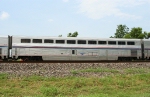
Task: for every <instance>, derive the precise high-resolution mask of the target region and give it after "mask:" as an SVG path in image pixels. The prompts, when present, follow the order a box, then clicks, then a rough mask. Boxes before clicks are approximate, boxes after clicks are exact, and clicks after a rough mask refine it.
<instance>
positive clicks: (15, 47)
mask: <svg viewBox="0 0 150 97" xmlns="http://www.w3.org/2000/svg"><path fill="white" fill-rule="evenodd" d="M13 48H52V49H53V48H55V49H126V50H131V49H132V50H141V48H106V47H104V48H101V47H97V48H96V47H95V48H87V47H43V46H42V47H39V46H32V47H24V46H13Z"/></svg>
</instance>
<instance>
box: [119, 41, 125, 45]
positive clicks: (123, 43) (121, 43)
mask: <svg viewBox="0 0 150 97" xmlns="http://www.w3.org/2000/svg"><path fill="white" fill-rule="evenodd" d="M118 45H126V42H125V41H118Z"/></svg>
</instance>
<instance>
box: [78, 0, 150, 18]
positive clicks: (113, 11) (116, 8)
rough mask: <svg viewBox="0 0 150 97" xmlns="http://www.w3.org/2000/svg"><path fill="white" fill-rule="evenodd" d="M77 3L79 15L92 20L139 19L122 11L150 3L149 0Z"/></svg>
mask: <svg viewBox="0 0 150 97" xmlns="http://www.w3.org/2000/svg"><path fill="white" fill-rule="evenodd" d="M78 2H79V13H82V14H84V15H86V16H88V17H89V18H92V19H101V18H104V17H106V16H117V17H120V18H128V19H140V18H141V16H137V15H134V14H129V13H127V12H123V11H122V10H130V9H131V8H133V7H136V6H140V5H143V4H146V3H150V0H78Z"/></svg>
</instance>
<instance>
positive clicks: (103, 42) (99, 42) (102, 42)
mask: <svg viewBox="0 0 150 97" xmlns="http://www.w3.org/2000/svg"><path fill="white" fill-rule="evenodd" d="M98 44H106V41H98Z"/></svg>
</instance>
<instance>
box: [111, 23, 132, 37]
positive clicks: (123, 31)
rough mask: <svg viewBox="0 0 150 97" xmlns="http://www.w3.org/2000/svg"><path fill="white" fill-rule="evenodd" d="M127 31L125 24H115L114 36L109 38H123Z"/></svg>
mask: <svg viewBox="0 0 150 97" xmlns="http://www.w3.org/2000/svg"><path fill="white" fill-rule="evenodd" d="M128 31H129V28H128V27H127V26H126V25H122V24H120V25H117V29H116V33H115V36H114V37H113V36H111V37H110V38H123V37H124V36H125V35H126V34H127V33H128Z"/></svg>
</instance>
